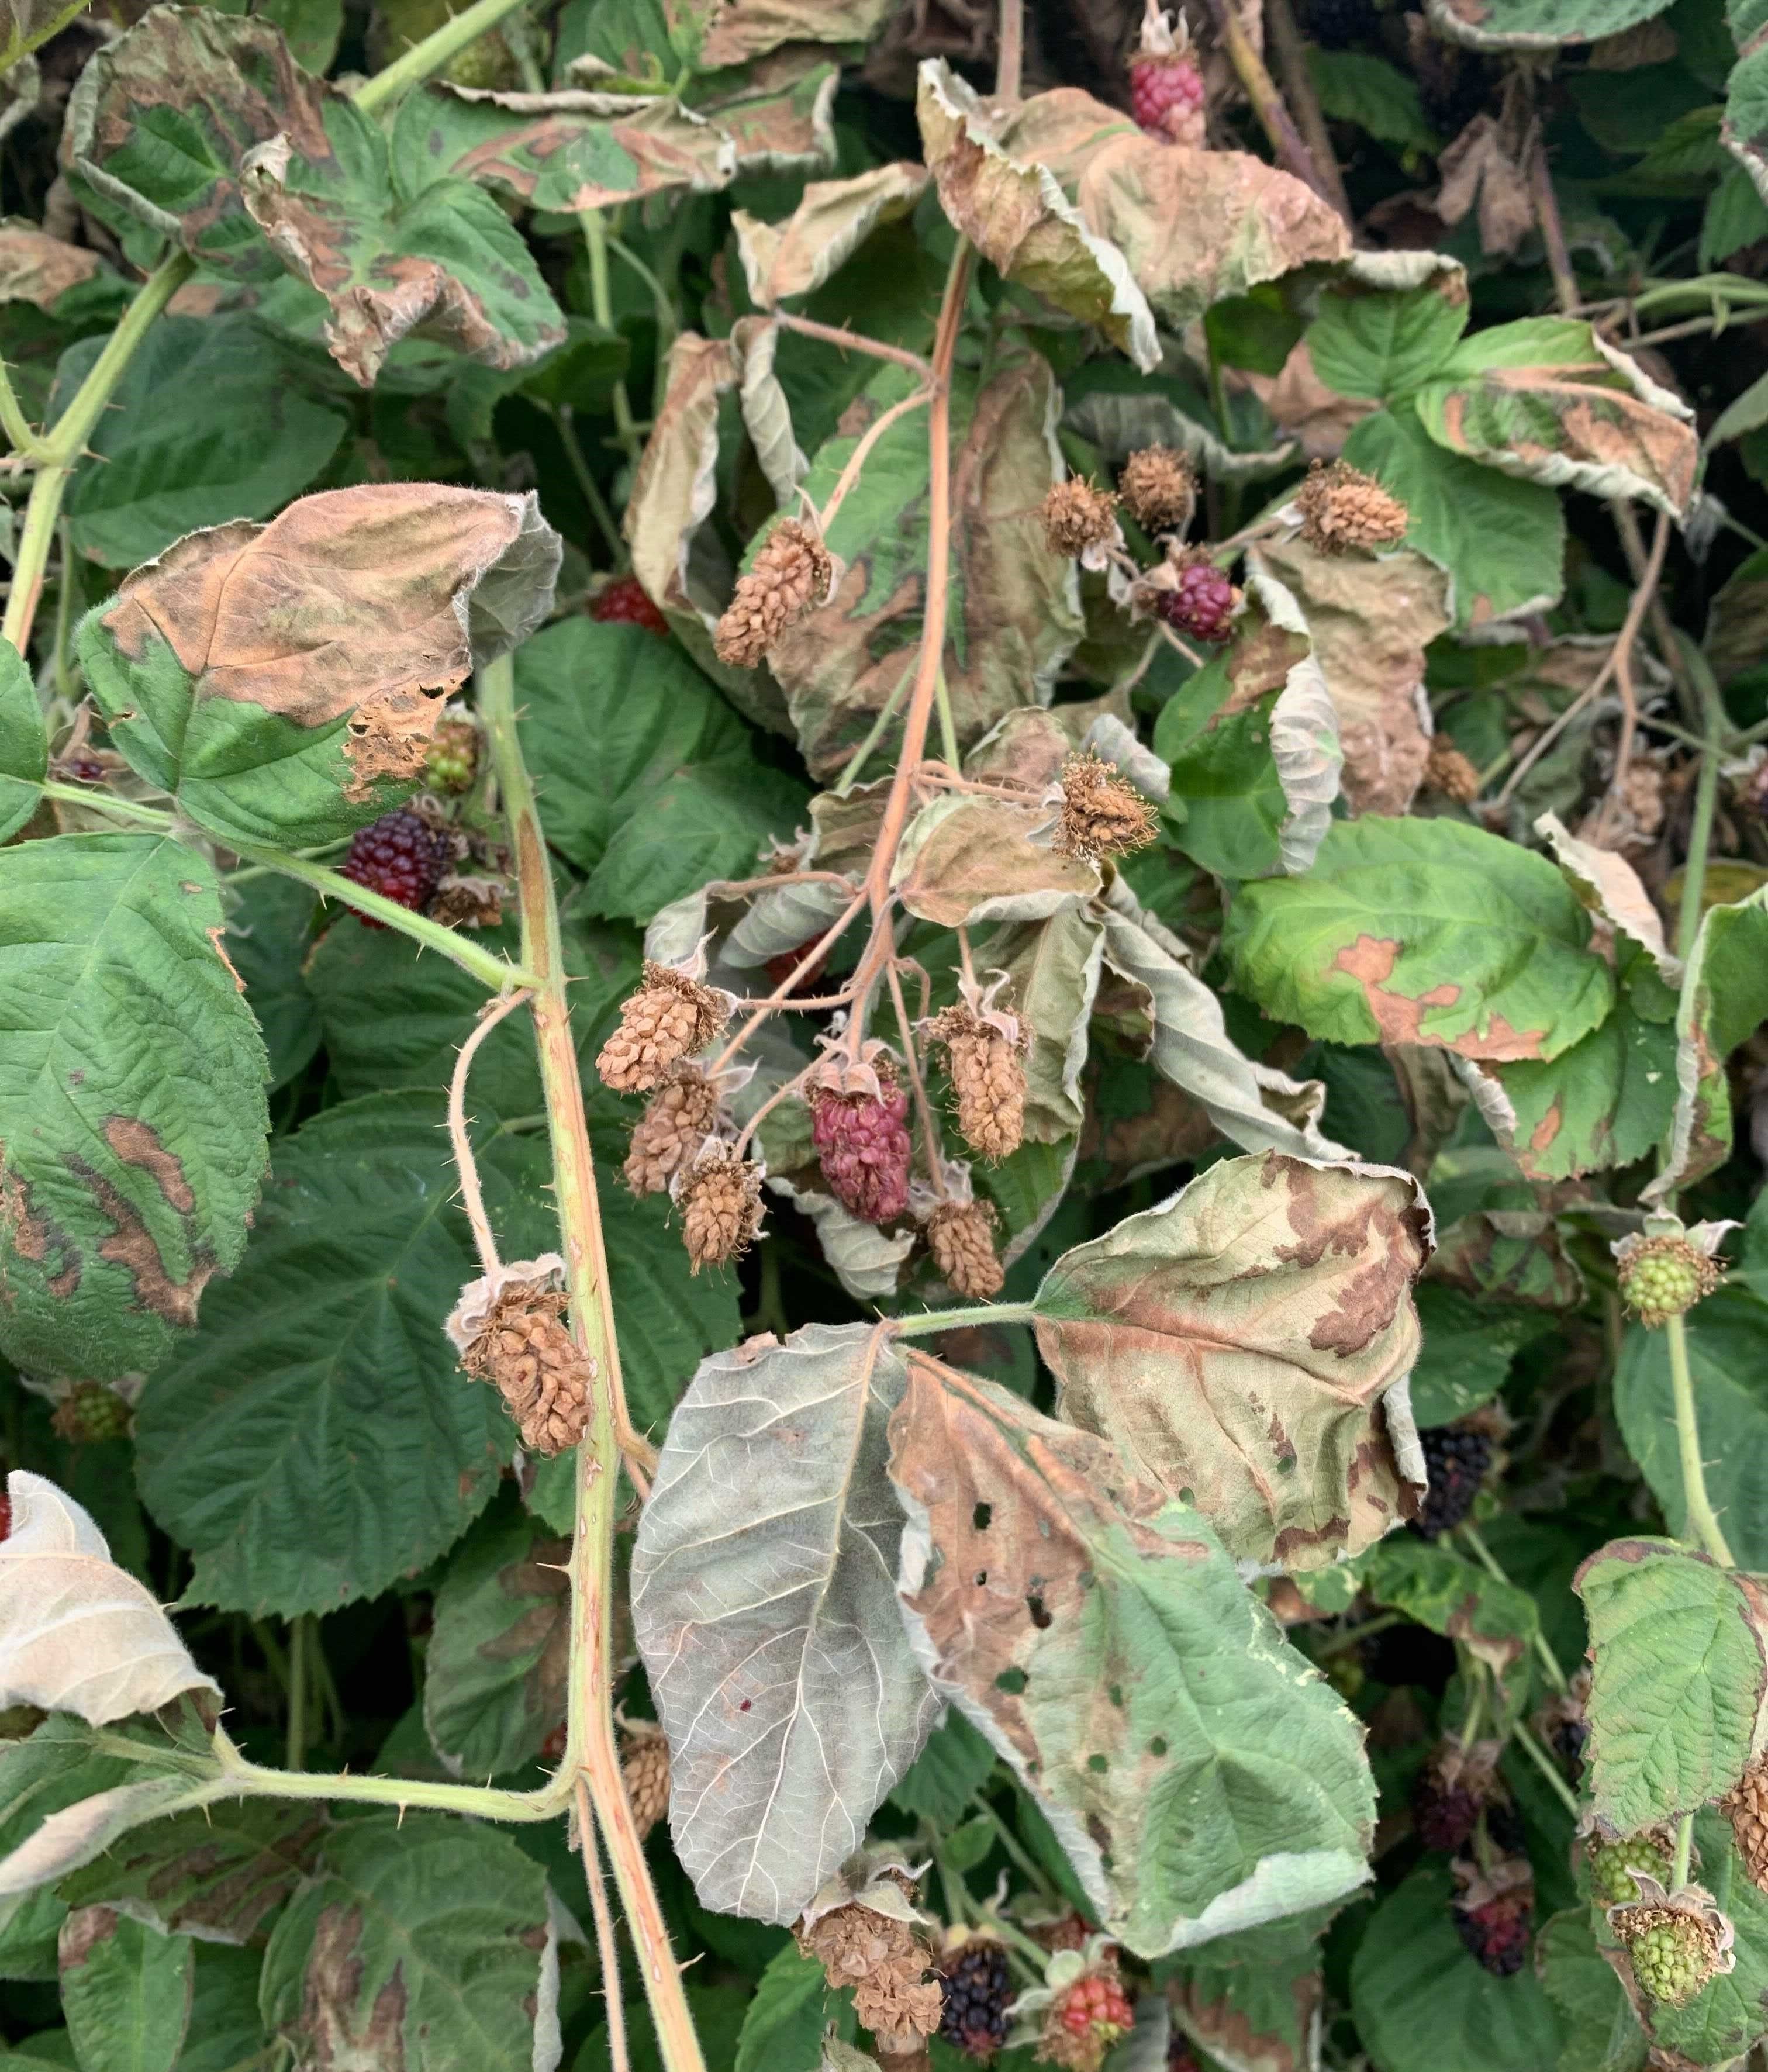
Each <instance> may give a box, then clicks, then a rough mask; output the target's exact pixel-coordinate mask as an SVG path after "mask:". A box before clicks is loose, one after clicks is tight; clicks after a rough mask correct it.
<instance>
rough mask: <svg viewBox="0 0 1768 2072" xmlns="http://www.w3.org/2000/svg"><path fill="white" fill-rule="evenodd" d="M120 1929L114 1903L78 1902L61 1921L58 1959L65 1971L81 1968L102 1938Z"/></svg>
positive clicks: (103, 1939) (57, 1945)
mask: <svg viewBox="0 0 1768 2072" xmlns="http://www.w3.org/2000/svg"><path fill="white" fill-rule="evenodd" d="M116 1933H117V1910H116V1908H115V1907H113V1906H76V1908H75V1909H74V1910H73V1912H72V1914H69V1915H68V1918H67V1919H66V1920H65V1921H64V1922H63V1923H62V1924H61V1933H60V1936H59V1937H58V1938H57V1940H56V1961H57V1963H59V1965H60V1968H61V1969H62V1970H63V1971H78V1970H79V1969H80V1966H81V1965H82V1964H84V1963H85V1962H86V1960H87V1959H88V1957H90V1956H91V1955H92V1953H93V1951H94V1950H96V1949H97V1947H98V1945H99V1944H100V1943H101V1942H109V1940H110V1938H111V1937H112V1936H113V1935H114V1934H116Z"/></svg>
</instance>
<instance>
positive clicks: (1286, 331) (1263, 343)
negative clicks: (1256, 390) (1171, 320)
mask: <svg viewBox="0 0 1768 2072" xmlns="http://www.w3.org/2000/svg"><path fill="white" fill-rule="evenodd" d="M1303 328H1304V327H1303V325H1302V323H1301V319H1300V318H1299V317H1298V316H1297V315H1294V314H1293V311H1292V310H1290V309H1289V305H1288V304H1287V303H1286V302H1285V300H1284V298H1283V295H1282V292H1281V290H1279V289H1277V288H1274V287H1270V286H1264V287H1260V288H1255V289H1253V290H1252V292H1251V293H1250V294H1244V295H1228V296H1225V297H1224V298H1223V300H1222V301H1220V302H1215V303H1212V304H1211V306H1210V308H1209V309H1208V310H1207V312H1206V313H1205V315H1204V318H1203V335H1204V338H1205V339H1206V340H1207V342H1208V345H1209V349H1210V352H1211V356H1212V357H1213V358H1214V359H1215V361H1216V362H1217V364H1219V365H1221V366H1223V367H1244V368H1245V369H1246V370H1247V372H1248V373H1251V374H1264V375H1270V376H1276V375H1278V374H1281V372H1283V364H1284V362H1285V360H1287V359H1288V358H1289V354H1290V352H1291V351H1292V350H1293V347H1294V346H1295V343H1296V341H1297V339H1299V338H1300V337H1301V333H1302V330H1303Z"/></svg>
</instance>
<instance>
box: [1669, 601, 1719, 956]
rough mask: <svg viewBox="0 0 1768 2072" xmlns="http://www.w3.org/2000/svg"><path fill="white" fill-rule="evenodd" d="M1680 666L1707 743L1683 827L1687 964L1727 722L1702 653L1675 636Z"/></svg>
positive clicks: (1679, 935)
mask: <svg viewBox="0 0 1768 2072" xmlns="http://www.w3.org/2000/svg"><path fill="white" fill-rule="evenodd" d="M1676 644H1677V648H1678V650H1679V652H1680V659H1681V660H1682V663H1683V664H1684V668H1686V669H1687V671H1688V674H1689V676H1690V677H1691V678H1692V680H1693V683H1694V688H1695V692H1696V695H1697V697H1699V698H1700V705H1701V717H1702V719H1703V720H1704V722H1705V729H1704V730H1705V734H1706V746H1705V749H1704V752H1703V753H1702V755H1701V758H1700V776H1699V778H1698V779H1696V783H1695V792H1694V817H1693V820H1692V822H1691V823H1690V824H1689V828H1688V856H1687V857H1686V859H1685V860H1684V863H1683V866H1682V905H1681V909H1680V915H1679V916H1678V919H1677V923H1676V954H1677V956H1680V958H1681V960H1682V961H1683V962H1684V964H1686V963H1687V962H1688V959H1689V958H1690V957H1691V956H1692V955H1693V954H1694V946H1695V942H1696V939H1697V937H1698V936H1699V935H1700V898H1701V894H1702V891H1703V890H1704V887H1705V885H1706V882H1707V852H1708V849H1710V848H1711V847H1712V818H1713V812H1714V810H1715V808H1716V807H1717V803H1718V796H1719V764H1720V761H1721V758H1722V757H1723V755H1724V753H1725V734H1726V730H1727V729H1728V727H1729V719H1728V717H1727V715H1726V713H1725V704H1724V701H1723V700H1722V699H1721V697H1720V695H1719V686H1718V685H1717V682H1716V681H1715V680H1714V678H1713V674H1712V668H1711V667H1710V666H1709V665H1708V661H1707V658H1706V656H1704V655H1703V654H1702V653H1701V652H1700V649H1699V648H1696V645H1695V644H1694V643H1693V642H1692V640H1689V639H1685V638H1684V637H1683V636H1682V635H1680V634H1678V635H1676Z"/></svg>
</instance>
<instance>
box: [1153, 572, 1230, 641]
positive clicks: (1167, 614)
mask: <svg viewBox="0 0 1768 2072" xmlns="http://www.w3.org/2000/svg"><path fill="white" fill-rule="evenodd" d="M1239 602H1240V592H1239V591H1238V590H1236V589H1235V587H1234V586H1233V584H1232V583H1231V582H1229V581H1228V579H1227V574H1226V572H1225V571H1224V570H1223V569H1219V568H1217V567H1216V565H1215V563H1214V562H1213V561H1192V562H1191V563H1190V565H1188V566H1187V567H1186V568H1183V569H1181V570H1180V571H1179V576H1178V586H1177V587H1176V588H1175V589H1173V590H1161V591H1159V592H1158V593H1157V595H1156V598H1155V602H1154V609H1155V610H1156V611H1157V612H1158V613H1159V614H1160V615H1161V617H1162V619H1165V620H1166V623H1167V624H1168V625H1169V626H1170V627H1174V629H1175V631H1178V632H1180V633H1189V634H1190V635H1192V636H1193V638H1194V639H1199V640H1207V641H1209V642H1210V643H1211V644H1212V645H1214V646H1219V645H1220V644H1221V643H1222V642H1223V641H1224V640H1231V639H1232V638H1233V637H1234V607H1235V606H1236V604H1238V603H1239Z"/></svg>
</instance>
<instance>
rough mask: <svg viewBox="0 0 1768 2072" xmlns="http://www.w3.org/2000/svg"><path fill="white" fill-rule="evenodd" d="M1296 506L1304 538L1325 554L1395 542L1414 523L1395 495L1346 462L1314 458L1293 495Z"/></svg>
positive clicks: (1368, 549)
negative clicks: (1314, 460)
mask: <svg viewBox="0 0 1768 2072" xmlns="http://www.w3.org/2000/svg"><path fill="white" fill-rule="evenodd" d="M1295 504H1296V508H1297V510H1298V511H1299V512H1300V513H1301V537H1302V538H1303V539H1304V540H1305V541H1307V543H1308V545H1310V547H1313V548H1314V549H1317V550H1318V552H1319V553H1322V554H1344V553H1374V552H1375V549H1377V548H1378V547H1395V546H1397V545H1399V544H1400V541H1402V540H1403V539H1404V537H1406V527H1407V525H1408V524H1409V523H1410V520H1409V519H1408V515H1407V512H1406V507H1405V505H1404V504H1402V503H1401V502H1400V500H1399V498H1398V497H1397V496H1392V495H1389V494H1388V491H1386V490H1385V489H1384V488H1383V487H1382V486H1381V484H1380V483H1379V482H1377V481H1376V479H1375V477H1374V476H1373V475H1365V474H1364V473H1363V471H1362V470H1361V469H1360V468H1355V467H1351V465H1350V463H1348V462H1347V461H1342V460H1335V461H1333V462H1331V463H1330V464H1328V463H1325V462H1322V461H1316V462H1315V463H1314V465H1313V467H1310V469H1309V471H1308V476H1307V479H1306V481H1305V482H1304V483H1302V485H1301V487H1300V488H1299V489H1298V490H1297V491H1296V493H1295Z"/></svg>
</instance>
